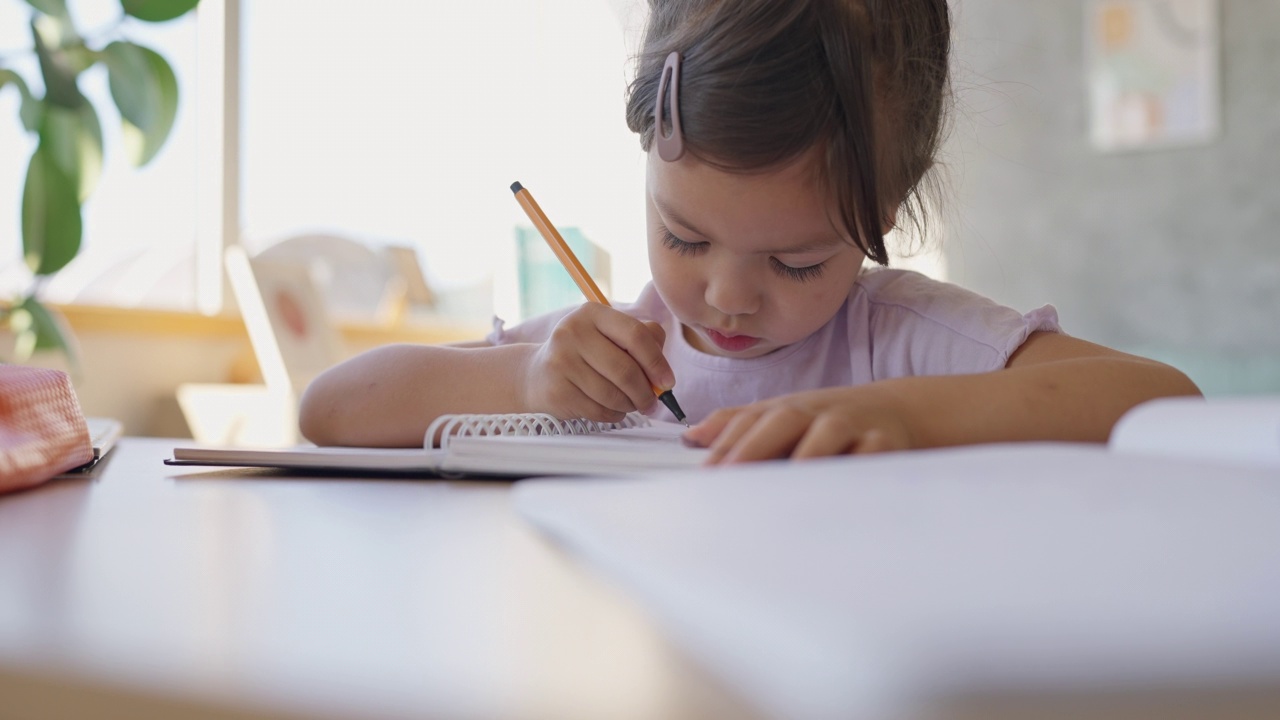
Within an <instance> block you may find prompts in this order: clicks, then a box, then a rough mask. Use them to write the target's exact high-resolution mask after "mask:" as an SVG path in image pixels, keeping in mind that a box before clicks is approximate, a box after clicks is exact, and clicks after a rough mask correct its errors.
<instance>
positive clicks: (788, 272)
mask: <svg viewBox="0 0 1280 720" xmlns="http://www.w3.org/2000/svg"><path fill="white" fill-rule="evenodd" d="M769 264H770V265H772V266H773V269H774V271H775V272H777V273H778V274H779V275H781V276H782V277H785V278H790V279H792V280H795V281H797V282H808V281H810V280H817V279H818V278H819V277H821V276H822V271H823V269H824V268H825V267H826V264H827V262H826V261H825V260H823V261H822V262H820V263H818V264H816V265H808V266H806V267H791V266H790V265H787V264H785V263H783V262H782V261H780V260H778V259H777V258H769Z"/></svg>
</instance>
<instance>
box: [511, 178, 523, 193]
mask: <svg viewBox="0 0 1280 720" xmlns="http://www.w3.org/2000/svg"><path fill="white" fill-rule="evenodd" d="M523 189H524V186H523V185H521V184H520V181H519V180H517V181H515V182H513V183H511V192H513V193H518V192H520V191H521V190H523Z"/></svg>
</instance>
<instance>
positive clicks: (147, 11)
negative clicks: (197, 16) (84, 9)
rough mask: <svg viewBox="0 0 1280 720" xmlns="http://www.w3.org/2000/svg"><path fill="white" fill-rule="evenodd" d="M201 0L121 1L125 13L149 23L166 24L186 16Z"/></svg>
mask: <svg viewBox="0 0 1280 720" xmlns="http://www.w3.org/2000/svg"><path fill="white" fill-rule="evenodd" d="M199 2H200V0H120V7H122V8H124V11H125V13H127V14H129V15H132V16H133V17H136V18H138V19H139V20H146V21H147V22H165V21H166V20H172V19H174V18H176V17H179V16H182V15H186V14H187V13H188V12H189V11H190V10H191V9H192V8H194V7H195V6H196V5H198V4H199Z"/></svg>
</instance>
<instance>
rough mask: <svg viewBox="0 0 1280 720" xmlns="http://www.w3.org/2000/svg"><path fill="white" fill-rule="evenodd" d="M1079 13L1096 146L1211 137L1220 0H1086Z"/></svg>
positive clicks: (1216, 119) (1216, 105)
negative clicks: (1082, 20)
mask: <svg viewBox="0 0 1280 720" xmlns="http://www.w3.org/2000/svg"><path fill="white" fill-rule="evenodd" d="M1085 8H1086V10H1085V11H1086V18H1085V21H1086V31H1085V43H1086V48H1085V59H1086V73H1087V75H1088V77H1087V86H1088V93H1089V106H1090V136H1091V140H1092V143H1093V145H1094V147H1095V148H1097V149H1098V150H1101V151H1104V152H1114V151H1123V150H1140V149H1147V148H1159V147H1169V146H1179V145H1193V144H1200V143H1206V142H1210V141H1212V140H1213V139H1214V138H1216V137H1217V136H1218V133H1219V128H1220V123H1221V120H1220V114H1221V110H1220V103H1221V100H1220V97H1219V92H1220V91H1219V85H1220V83H1219V57H1220V38H1219V33H1220V31H1219V13H1220V8H1219V0H1090V2H1088V3H1086V5H1085Z"/></svg>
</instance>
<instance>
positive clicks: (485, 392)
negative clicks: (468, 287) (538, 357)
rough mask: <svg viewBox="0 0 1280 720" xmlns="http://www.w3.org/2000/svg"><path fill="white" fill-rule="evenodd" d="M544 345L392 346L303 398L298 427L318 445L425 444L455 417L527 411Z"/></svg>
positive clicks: (339, 370)
mask: <svg viewBox="0 0 1280 720" xmlns="http://www.w3.org/2000/svg"><path fill="white" fill-rule="evenodd" d="M537 347H538V346H537V345H529V344H516V345H503V346H500V347H492V346H489V345H487V344H486V343H480V342H477V343H463V344H459V345H387V346H384V347H380V348H376V349H374V350H370V351H369V352H366V353H364V354H362V355H358V356H356V357H354V358H352V359H350V360H348V361H346V362H344V363H341V364H339V365H335V366H334V367H332V368H330V369H328V370H326V371H325V372H324V373H322V374H321V375H320V376H319V377H317V378H316V379H315V380H314V381H313V382H312V383H311V384H310V385H309V386H308V387H307V390H306V392H305V393H303V396H302V403H301V407H300V408H299V411H298V426H299V428H300V429H301V431H302V434H303V436H304V437H306V438H307V439H308V440H310V441H312V442H314V443H316V444H317V445H360V446H367V447H415V446H417V447H420V446H421V445H422V439H423V434H424V433H425V432H426V430H427V425H429V424H430V423H431V421H432V420H434V419H435V418H436V417H438V416H440V415H442V414H445V413H454V412H478V413H501V412H525V411H526V408H525V407H523V403H524V397H523V395H524V393H523V388H522V383H523V374H524V368H525V366H526V364H527V361H528V358H529V356H530V355H532V353H533V352H534V351H535V350H536V349H537Z"/></svg>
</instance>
